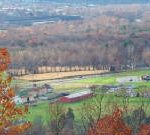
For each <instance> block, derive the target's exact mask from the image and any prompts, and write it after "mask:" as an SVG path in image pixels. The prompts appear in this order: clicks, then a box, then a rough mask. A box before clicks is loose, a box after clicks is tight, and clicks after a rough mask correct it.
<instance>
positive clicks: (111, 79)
mask: <svg viewBox="0 0 150 135" xmlns="http://www.w3.org/2000/svg"><path fill="white" fill-rule="evenodd" d="M147 74H150V70H136V71H128V72H122V73H115V74H111V75H109V76H108V75H107V76H102V77H91V78H87V79H84V78H83V79H80V80H73V81H71V82H64V83H60V84H59V85H54V86H53V87H54V89H55V91H56V92H62V91H63V92H65V91H77V90H81V89H83V88H85V87H87V86H91V85H106V84H111V85H114V84H118V83H117V81H116V78H117V77H123V76H139V77H140V76H142V75H147ZM44 83H45V82H39V84H40V85H41V84H44ZM46 83H49V84H50V83H51V81H46ZM14 84H20V85H21V87H22V86H30V85H32V83H31V82H27V81H26V82H23V81H22V80H15V81H14ZM129 84H134V85H136V86H137V87H138V88H139V90H141V89H142V87H143V86H145V87H147V89H150V82H146V81H144V82H135V83H134V82H130V83H127V85H129ZM90 100H92V99H89V100H85V101H80V102H76V103H67V104H64V107H65V108H66V110H67V108H68V107H71V108H73V109H74V113H75V117H76V120H79V119H80V115H79V112H80V110H81V106H82V104H83V102H91V101H90ZM142 100H143V102H144V104H146V105H147V104H148V103H150V99H148V98H146V99H142ZM108 101H109V102H110V103H117V104H118V105H119V106H122V102H123V98H121V97H116V96H114V95H106V96H105V98H104V100H103V112H105V113H106V112H108V111H107V110H106V106H107V104H108ZM140 104H141V98H136V97H135V98H129V108H130V109H131V110H132V109H135V108H138V106H140ZM48 111H49V101H45V102H41V103H39V104H38V105H37V106H31V107H30V108H29V114H28V115H27V116H28V119H29V120H30V121H33V120H34V119H35V118H36V117H38V116H42V118H43V120H44V121H45V123H47V121H48V117H49V114H48ZM147 114H150V106H149V105H147Z"/></svg>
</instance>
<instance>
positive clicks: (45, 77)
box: [16, 70, 109, 81]
mask: <svg viewBox="0 0 150 135" xmlns="http://www.w3.org/2000/svg"><path fill="white" fill-rule="evenodd" d="M107 72H109V71H108V70H94V71H74V72H56V73H44V74H30V75H24V76H21V77H16V79H20V80H27V81H42V80H52V79H59V78H67V77H74V76H84V75H94V74H102V73H107Z"/></svg>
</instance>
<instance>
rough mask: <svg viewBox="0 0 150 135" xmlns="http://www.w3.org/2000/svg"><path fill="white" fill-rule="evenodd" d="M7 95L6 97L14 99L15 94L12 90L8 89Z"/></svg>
mask: <svg viewBox="0 0 150 135" xmlns="http://www.w3.org/2000/svg"><path fill="white" fill-rule="evenodd" d="M7 95H8V97H9V98H12V97H14V96H15V93H14V91H13V89H8V90H7Z"/></svg>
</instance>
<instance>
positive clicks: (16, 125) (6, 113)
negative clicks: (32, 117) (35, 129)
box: [0, 48, 31, 135]
mask: <svg viewBox="0 0 150 135" xmlns="http://www.w3.org/2000/svg"><path fill="white" fill-rule="evenodd" d="M9 64H10V56H9V53H8V51H7V49H6V48H0V135H18V134H21V133H23V132H24V131H25V130H26V129H27V128H29V127H30V126H31V123H30V122H18V121H19V120H21V119H22V117H23V116H24V115H25V114H26V113H27V112H28V107H27V106H25V107H18V106H16V104H15V102H14V100H13V98H14V97H15V93H14V90H13V89H12V88H11V87H10V84H11V80H12V78H11V77H10V76H7V77H4V76H3V75H4V72H5V70H6V69H7V67H8V65H9Z"/></svg>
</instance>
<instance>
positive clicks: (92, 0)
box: [0, 0, 150, 5]
mask: <svg viewBox="0 0 150 135" xmlns="http://www.w3.org/2000/svg"><path fill="white" fill-rule="evenodd" d="M8 1H10V2H25V3H30V2H49V3H67V4H104V5H105V4H133V3H141V4H142V3H143V4H145V3H150V0H8ZM8 1H7V2H8ZM0 2H4V0H0Z"/></svg>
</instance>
